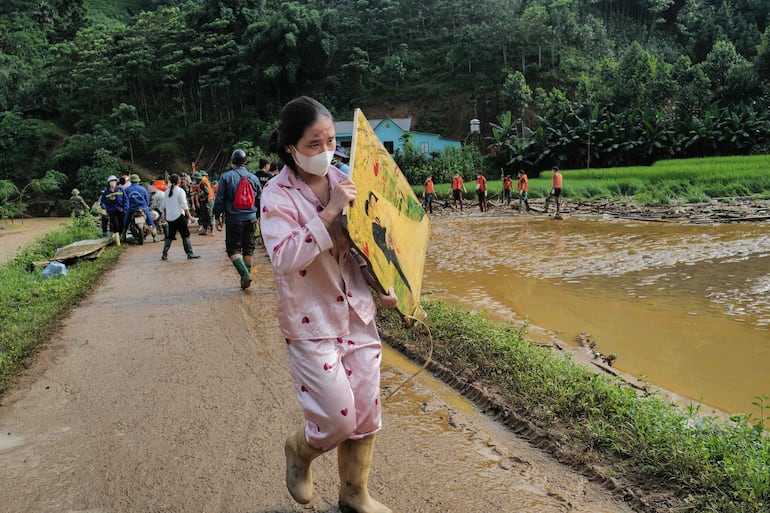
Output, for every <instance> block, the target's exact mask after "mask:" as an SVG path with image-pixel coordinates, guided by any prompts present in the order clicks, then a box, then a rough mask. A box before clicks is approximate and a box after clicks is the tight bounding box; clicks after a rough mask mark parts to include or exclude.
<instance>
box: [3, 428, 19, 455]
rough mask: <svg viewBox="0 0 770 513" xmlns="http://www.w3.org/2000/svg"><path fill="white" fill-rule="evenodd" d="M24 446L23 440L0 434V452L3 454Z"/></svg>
mask: <svg viewBox="0 0 770 513" xmlns="http://www.w3.org/2000/svg"><path fill="white" fill-rule="evenodd" d="M23 444H24V438H23V437H21V436H14V435H12V434H10V433H0V452H5V451H9V450H11V449H13V448H14V447H18V446H20V445H23Z"/></svg>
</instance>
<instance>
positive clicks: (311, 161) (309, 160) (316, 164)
mask: <svg viewBox="0 0 770 513" xmlns="http://www.w3.org/2000/svg"><path fill="white" fill-rule="evenodd" d="M292 156H293V157H294V161H295V162H296V163H297V165H298V166H299V167H301V168H302V171H304V172H306V173H310V174H311V175H316V176H326V173H328V172H329V166H330V165H331V163H332V159H333V158H334V150H331V151H323V152H321V153H319V154H318V155H313V156H312V157H308V156H306V155H303V154H301V153H300V152H299V150H298V149H297V147H296V146H295V147H294V155H292Z"/></svg>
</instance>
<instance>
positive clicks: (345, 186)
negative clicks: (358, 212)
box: [324, 180, 356, 217]
mask: <svg viewBox="0 0 770 513" xmlns="http://www.w3.org/2000/svg"><path fill="white" fill-rule="evenodd" d="M355 200H356V184H354V183H353V181H352V180H345V181H344V182H340V183H338V184H337V186H336V187H335V188H334V189H332V194H331V198H329V204H328V205H326V208H325V209H324V210H329V211H330V213H332V214H334V215H335V217H336V216H338V215H340V214H341V213H342V211H343V210H344V209H345V207H347V206H348V205H350V204H352V203H353V202H354V201H355Z"/></svg>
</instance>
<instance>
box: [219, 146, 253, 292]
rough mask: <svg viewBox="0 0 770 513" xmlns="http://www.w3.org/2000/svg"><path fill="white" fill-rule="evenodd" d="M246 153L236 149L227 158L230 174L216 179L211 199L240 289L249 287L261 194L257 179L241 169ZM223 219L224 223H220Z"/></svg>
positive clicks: (228, 172) (227, 173) (244, 162)
mask: <svg viewBox="0 0 770 513" xmlns="http://www.w3.org/2000/svg"><path fill="white" fill-rule="evenodd" d="M247 161H248V158H247V156H246V152H245V151H243V150H241V149H237V150H235V151H234V152H233V154H232V156H231V157H230V162H231V167H232V169H231V170H230V171H227V172H225V173H224V174H222V176H221V177H220V178H219V183H218V187H217V194H216V196H215V198H214V218H215V219H216V225H217V230H221V229H222V224H223V222H224V225H225V249H226V250H227V256H228V257H230V261H232V263H233V265H234V266H235V268H236V269H237V270H238V274H239V275H240V277H241V289H247V288H249V286H250V285H251V267H252V265H253V263H254V250H255V249H256V243H255V240H254V235H255V233H256V226H257V205H258V204H259V203H258V202H259V197H260V196H261V194H262V187H261V186H260V184H259V179H258V178H257V177H256V176H255V175H253V174H252V173H251V172H250V171H249V170H248V169H246V168H245V167H244V166H245V165H246V162H247ZM223 218H224V221H223Z"/></svg>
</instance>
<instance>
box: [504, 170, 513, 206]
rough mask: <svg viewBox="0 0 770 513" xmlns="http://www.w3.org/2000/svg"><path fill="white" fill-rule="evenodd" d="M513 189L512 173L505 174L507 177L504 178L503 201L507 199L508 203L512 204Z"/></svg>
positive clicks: (506, 202)
mask: <svg viewBox="0 0 770 513" xmlns="http://www.w3.org/2000/svg"><path fill="white" fill-rule="evenodd" d="M511 189H513V180H512V179H511V175H505V178H503V201H505V204H506V205H510V204H511V199H512V194H511Z"/></svg>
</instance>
